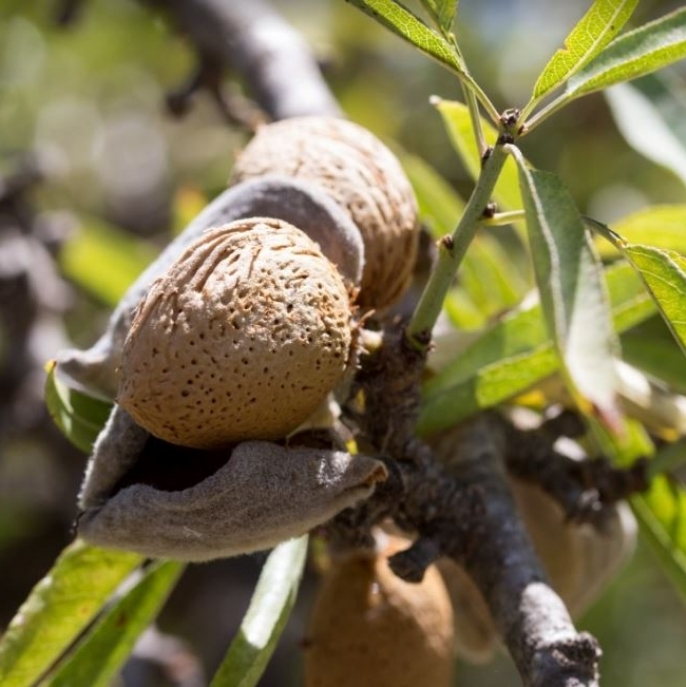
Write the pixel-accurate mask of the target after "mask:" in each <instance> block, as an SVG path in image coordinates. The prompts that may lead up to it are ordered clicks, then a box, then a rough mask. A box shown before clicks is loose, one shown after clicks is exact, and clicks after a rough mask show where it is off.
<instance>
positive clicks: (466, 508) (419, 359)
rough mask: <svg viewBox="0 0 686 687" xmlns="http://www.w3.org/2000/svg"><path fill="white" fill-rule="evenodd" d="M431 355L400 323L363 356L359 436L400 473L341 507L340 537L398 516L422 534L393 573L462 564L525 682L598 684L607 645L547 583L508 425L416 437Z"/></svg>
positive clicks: (415, 573) (411, 576)
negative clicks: (513, 490) (516, 482)
mask: <svg viewBox="0 0 686 687" xmlns="http://www.w3.org/2000/svg"><path fill="white" fill-rule="evenodd" d="M423 355H424V354H423V352H422V351H418V350H416V349H414V348H412V347H411V346H410V345H409V344H408V342H407V339H406V338H405V336H404V333H403V328H402V326H401V325H400V324H399V323H396V324H395V326H393V327H389V329H388V330H387V331H386V332H385V335H384V343H383V345H382V346H380V347H379V348H377V349H376V351H375V352H374V353H373V354H371V355H370V356H368V358H367V359H365V360H363V361H362V369H361V371H360V374H359V377H358V380H359V384H360V385H361V387H362V390H363V392H364V399H365V413H364V415H362V416H361V417H359V418H358V421H359V422H360V429H361V441H363V442H364V441H367V442H369V444H371V445H372V446H376V448H377V450H378V451H382V452H383V453H384V454H386V455H388V456H389V461H388V463H389V465H393V464H395V467H396V469H397V471H398V475H397V477H396V478H395V486H394V489H395V493H394V494H393V495H389V494H388V493H386V492H385V491H384V490H383V489H381V490H379V491H378V492H377V494H375V495H374V496H373V497H372V498H371V499H369V500H368V501H367V502H365V503H364V504H363V505H362V506H361V507H360V508H359V509H357V510H356V511H354V512H352V513H351V512H346V513H343V514H341V515H340V516H339V517H338V518H337V519H336V520H335V521H334V523H333V524H332V531H333V533H334V535H333V536H334V537H335V538H336V540H337V541H338V542H339V543H340V542H341V541H346V539H347V540H348V541H349V542H353V539H354V537H355V536H357V537H359V536H360V532H361V531H368V530H369V529H370V528H371V527H372V526H373V525H374V524H377V523H378V522H380V521H381V520H382V519H383V518H392V519H393V520H394V521H395V523H396V525H397V526H399V527H401V528H402V529H404V530H406V531H409V532H413V533H414V534H416V535H417V539H416V541H415V543H414V544H413V546H412V547H410V548H409V549H408V550H407V551H403V552H401V553H399V554H396V555H395V556H393V557H392V558H390V559H389V565H390V566H391V568H392V569H393V571H394V572H395V573H396V574H397V575H399V576H400V577H402V578H403V579H406V580H408V581H418V580H421V579H422V576H423V574H424V571H425V570H426V568H427V566H428V565H430V564H431V563H432V562H433V561H434V560H436V559H437V558H439V557H440V556H448V557H450V558H452V559H453V560H455V561H456V562H457V563H458V564H459V565H461V566H462V567H463V568H464V569H465V570H466V571H467V573H468V574H469V575H470V576H471V578H472V579H473V580H474V582H475V583H476V584H477V586H478V587H479V589H480V591H481V593H482V595H483V597H484V599H485V600H486V603H487V604H488V607H489V609H490V611H491V614H492V616H493V618H494V622H495V625H496V627H497V628H498V631H499V633H500V636H501V638H502V640H503V642H504V643H505V644H506V646H507V648H508V649H509V651H510V653H511V655H512V657H513V659H514V662H515V664H516V665H517V668H518V670H519V672H520V675H521V677H522V680H523V683H524V685H525V686H526V687H544V686H545V687H553V686H554V687H572V686H575V687H579V686H586V687H594V686H595V685H597V680H598V677H597V672H598V658H599V656H600V649H599V648H598V645H597V643H596V641H595V640H594V639H593V638H592V637H591V636H590V635H587V634H584V633H577V632H576V630H575V628H574V625H573V624H572V621H571V619H570V617H569V613H568V612H567V609H566V608H565V606H564V603H563V602H562V600H561V599H560V598H559V597H558V595H557V594H556V593H555V592H554V591H553V590H552V589H551V588H550V587H549V586H548V584H547V582H546V576H545V573H544V572H543V569H542V567H541V565H540V563H539V561H538V559H537V556H536V554H535V552H534V549H533V546H532V544H531V541H530V539H529V536H528V534H527V532H526V530H525V527H524V525H523V524H522V522H521V520H520V517H519V514H518V512H517V508H516V506H515V503H514V501H513V498H512V495H511V494H510V490H509V487H508V484H507V479H506V475H505V467H504V460H505V459H504V455H505V445H506V442H505V433H504V431H503V428H502V427H503V426H502V423H500V422H499V421H498V420H497V419H496V416H490V415H486V416H482V417H481V418H478V419H477V420H475V421H474V422H472V423H471V424H470V425H467V426H466V427H463V428H462V429H460V430H459V433H458V432H457V431H455V430H453V431H451V432H450V433H448V434H445V435H443V436H442V437H441V438H440V439H438V440H437V441H436V442H435V443H434V444H433V448H434V449H435V453H434V451H433V450H432V448H430V447H429V446H428V445H426V444H425V443H423V442H421V441H420V440H419V439H417V438H416V437H415V435H414V431H413V427H414V420H415V418H416V410H417V408H418V404H419V392H418V389H419V382H420V379H421V374H422V370H423V363H424V358H423ZM399 487H400V489H401V491H402V493H401V494H400V495H398V493H397V490H398V488H399Z"/></svg>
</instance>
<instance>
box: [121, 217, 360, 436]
mask: <svg viewBox="0 0 686 687" xmlns="http://www.w3.org/2000/svg"><path fill="white" fill-rule="evenodd" d="M350 320H351V308H350V303H349V297H348V293H347V290H346V287H345V285H344V283H343V281H342V279H341V277H340V275H339V274H338V272H337V271H336V269H335V268H334V267H333V266H332V265H331V263H330V262H329V261H328V260H327V259H326V258H325V257H324V256H323V255H322V253H321V252H320V250H319V248H318V246H317V244H315V243H314V242H313V241H312V240H310V239H309V238H308V237H307V236H305V234H303V233H302V232H301V231H300V230H299V229H296V228H295V227H293V226H292V225H290V224H287V223H286V222H283V221H281V220H274V219H264V218H251V219H247V220H238V221H236V222H232V223H231V224H228V225H226V226H223V227H219V228H215V229H211V230H209V231H207V232H206V233H205V234H203V235H202V236H201V237H200V238H199V239H198V240H196V241H195V242H194V243H192V244H191V245H190V246H189V247H188V248H187V249H186V250H185V252H184V253H183V254H182V255H181V256H180V257H179V258H178V260H177V261H176V262H175V263H173V265H172V266H171V267H170V269H169V270H168V272H167V273H166V274H165V275H164V276H163V277H161V278H160V279H158V280H157V281H156V282H155V283H154V284H153V286H152V287H151V289H150V291H149V292H148V295H147V296H146V298H145V299H144V300H143V301H142V302H141V305H140V306H139V308H138V310H137V312H136V315H135V317H134V320H133V323H132V326H131V330H130V332H129V335H128V337H127V339H126V342H125V344H124V351H123V358H122V366H121V382H120V387H119V395H118V399H117V400H118V402H119V403H120V404H121V405H122V406H123V407H124V408H125V409H126V410H127V411H128V412H129V413H130V414H131V415H132V416H133V418H134V419H135V420H136V421H137V422H138V423H139V424H140V425H141V426H143V427H144V428H145V429H147V430H148V431H149V432H150V433H151V434H154V435H155V436H157V437H159V438H161V439H165V440H166V441H169V442H171V443H175V444H180V445H185V446H192V447H197V448H211V447H217V446H222V445H225V444H229V443H232V442H238V441H243V440H245V439H275V438H282V437H284V436H286V435H287V434H288V433H289V432H291V431H292V430H294V429H295V428H296V427H297V426H298V425H299V424H301V423H302V422H303V421H304V420H306V419H307V417H308V416H309V415H310V414H311V413H312V412H313V411H314V410H315V409H316V408H317V406H318V405H319V404H320V403H321V402H322V401H323V399H324V398H325V397H326V395H327V393H328V392H329V391H331V390H332V389H333V388H334V387H335V386H336V385H337V383H338V382H339V381H340V379H341V377H342V375H343V373H344V371H345V369H346V366H347V363H348V360H349V358H350V347H351V322H350Z"/></svg>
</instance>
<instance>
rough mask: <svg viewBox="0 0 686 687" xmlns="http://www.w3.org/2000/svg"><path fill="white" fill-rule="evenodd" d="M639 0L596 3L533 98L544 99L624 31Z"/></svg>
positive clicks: (538, 84) (558, 54)
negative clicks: (623, 28)
mask: <svg viewBox="0 0 686 687" xmlns="http://www.w3.org/2000/svg"><path fill="white" fill-rule="evenodd" d="M637 4H638V0H595V2H594V3H593V5H591V7H590V8H589V10H588V12H586V14H585V15H584V16H583V17H582V18H581V20H580V21H579V22H578V23H577V25H576V26H575V27H574V28H573V29H572V31H571V33H570V34H569V35H568V36H567V38H566V39H565V47H564V48H561V49H560V50H558V51H557V52H556V53H555V54H554V55H553V57H552V59H551V60H550V62H548V64H547V65H546V66H545V68H544V69H543V72H542V73H541V75H540V76H539V77H538V80H537V81H536V84H535V86H534V92H533V98H532V99H539V98H542V97H543V96H544V95H545V94H546V93H549V92H550V91H552V90H553V89H554V88H556V87H557V86H559V85H560V84H562V83H564V82H565V81H566V80H567V79H569V78H570V77H571V76H573V75H574V74H576V73H577V72H578V71H579V70H580V69H581V68H582V67H583V66H584V65H586V64H587V63H588V62H590V60H592V59H593V57H595V56H596V55H597V54H598V53H599V52H600V51H601V50H602V49H603V48H604V47H605V46H606V45H607V44H608V43H609V42H610V41H611V40H612V39H613V38H614V37H615V36H616V35H617V33H619V31H620V30H621V29H622V27H623V26H624V24H626V22H627V21H628V19H629V17H630V16H631V14H632V13H633V11H634V9H635V8H636V5H637Z"/></svg>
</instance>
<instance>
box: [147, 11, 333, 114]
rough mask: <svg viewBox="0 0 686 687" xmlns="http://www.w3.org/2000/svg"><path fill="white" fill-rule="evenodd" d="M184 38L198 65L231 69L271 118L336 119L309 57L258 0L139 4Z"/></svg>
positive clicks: (303, 46)
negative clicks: (159, 13)
mask: <svg viewBox="0 0 686 687" xmlns="http://www.w3.org/2000/svg"><path fill="white" fill-rule="evenodd" d="M141 2H143V3H144V4H147V5H149V6H151V7H153V8H155V9H158V10H161V11H164V12H165V13H166V14H167V15H168V16H169V18H170V19H171V21H172V22H173V23H174V24H175V25H176V26H177V27H178V28H179V29H180V30H181V31H182V32H183V33H185V34H186V35H187V36H188V39H189V41H190V42H191V44H192V45H193V46H194V47H195V49H196V51H197V53H198V55H199V58H200V61H201V63H211V64H215V65H222V66H223V67H224V68H227V69H232V70H235V71H236V72H237V73H238V74H239V75H240V76H241V77H242V79H243V81H244V83H245V84H246V85H247V87H248V88H249V89H250V91H251V93H252V96H253V97H254V98H255V100H256V101H257V103H258V104H259V105H260V106H261V107H262V108H263V109H264V110H265V111H266V113H267V114H268V116H269V117H270V118H272V119H285V118H287V117H297V116H300V115H314V114H317V115H333V116H340V115H341V110H340V108H339V106H338V103H337V102H336V100H335V98H334V97H333V95H332V94H331V91H330V90H329V88H328V86H327V85H326V82H325V81H324V79H323V78H322V75H321V73H320V71H319V68H318V66H317V63H316V61H315V59H314V58H313V56H312V53H311V51H310V49H309V47H308V46H307V44H306V43H305V41H304V40H303V39H302V37H301V36H300V34H299V33H297V32H296V31H295V30H294V29H293V28H292V27H291V26H290V25H289V24H288V23H287V22H286V21H284V20H283V19H282V18H281V17H280V16H279V15H278V14H277V13H276V12H274V10H272V9H271V7H270V6H269V5H268V4H266V3H263V2H261V0H250V2H244V1H243V0H141Z"/></svg>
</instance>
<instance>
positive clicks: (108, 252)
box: [60, 218, 159, 307]
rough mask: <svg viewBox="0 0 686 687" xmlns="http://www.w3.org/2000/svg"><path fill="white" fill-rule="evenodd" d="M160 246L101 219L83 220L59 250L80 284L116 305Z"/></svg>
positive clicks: (68, 271)
mask: <svg viewBox="0 0 686 687" xmlns="http://www.w3.org/2000/svg"><path fill="white" fill-rule="evenodd" d="M158 252H159V251H158V249H156V248H155V247H154V246H152V245H151V244H149V243H147V242H145V241H142V240H140V239H136V238H134V237H132V236H131V235H130V234H128V233H126V232H125V231H123V230H122V229H119V228H117V227H114V226H112V225H110V224H106V223H105V222H103V221H102V220H97V219H95V218H89V219H88V220H87V221H83V222H82V224H81V226H80V228H79V232H78V233H77V235H76V236H74V238H72V239H70V240H69V241H67V242H66V243H65V244H64V246H63V248H62V250H61V251H60V265H61V267H62V270H63V271H64V273H65V274H66V276H67V277H69V278H70V279H71V280H72V281H74V282H75V283H76V284H78V285H79V286H80V287H81V288H83V289H85V290H86V291H88V292H89V293H91V294H92V295H93V296H95V297H96V298H98V299H100V300H101V301H102V302H103V303H105V304H106V305H109V306H112V307H114V306H115V305H117V303H118V302H119V299H120V298H121V297H122V296H123V295H124V292H125V291H126V289H128V287H129V286H130V285H131V284H132V283H133V281H134V280H135V279H136V277H137V276H138V275H139V274H140V273H141V272H142V271H143V270H144V269H145V268H146V267H147V266H148V265H149V264H150V263H151V262H152V261H153V260H154V259H155V258H156V257H157V254H158Z"/></svg>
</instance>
